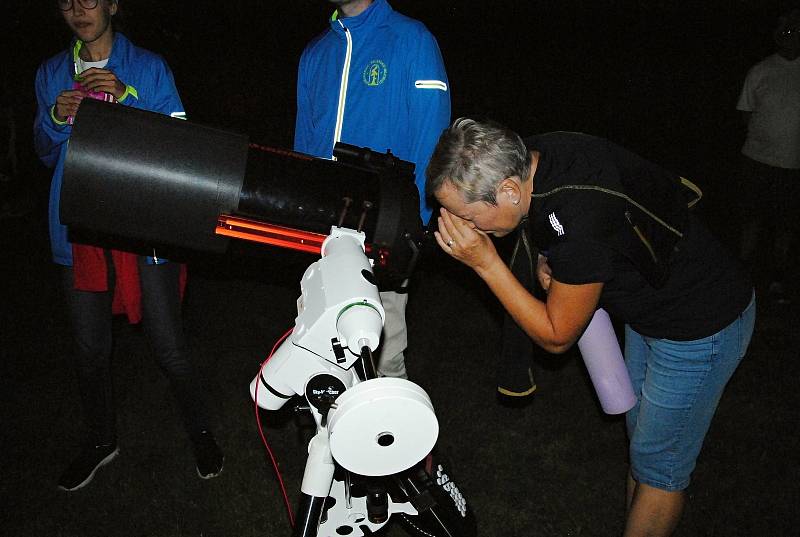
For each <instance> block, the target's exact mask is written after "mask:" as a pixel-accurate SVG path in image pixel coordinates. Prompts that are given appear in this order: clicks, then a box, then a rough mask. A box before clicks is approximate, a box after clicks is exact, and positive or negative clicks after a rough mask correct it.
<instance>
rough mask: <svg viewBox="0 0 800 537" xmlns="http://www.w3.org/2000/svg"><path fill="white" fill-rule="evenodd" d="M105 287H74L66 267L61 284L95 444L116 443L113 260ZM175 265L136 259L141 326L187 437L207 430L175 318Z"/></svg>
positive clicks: (201, 397)
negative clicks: (113, 377) (113, 367)
mask: <svg viewBox="0 0 800 537" xmlns="http://www.w3.org/2000/svg"><path fill="white" fill-rule="evenodd" d="M109 261H110V260H109ZM107 266H108V274H109V291H105V292H91V291H79V290H76V289H75V288H74V276H73V271H72V267H64V271H63V278H62V285H63V288H64V294H65V296H66V302H67V308H68V309H69V316H70V320H71V322H72V328H73V335H74V339H75V344H76V352H75V367H76V371H77V374H78V382H79V389H80V394H81V400H82V404H83V408H84V412H85V415H86V419H87V425H88V427H89V429H90V434H91V435H92V437H93V438H92V441H94V442H96V443H113V442H116V412H115V408H114V394H113V385H112V376H111V350H112V325H111V302H112V298H113V289H114V282H115V277H114V268H113V263H110V262H107ZM179 275H180V265H179V264H178V263H165V264H162V265H148V264H147V263H145V258H144V257H140V258H139V280H140V283H141V289H142V324H143V328H144V332H145V334H146V336H147V338H148V340H149V342H150V345H151V347H152V351H153V354H154V355H155V358H156V361H157V363H158V365H159V366H160V367H161V369H162V371H163V372H164V373H165V374H166V376H167V378H168V379H169V381H170V385H171V387H172V391H173V393H174V394H175V397H176V399H177V401H178V404H179V405H180V409H181V414H182V416H183V420H184V425H185V427H186V430H187V432H188V434H189V435H190V437H192V438H194V437H196V436H197V435H198V434H199V433H200V431H202V430H204V429H208V428H209V420H208V411H207V404H206V398H205V392H204V391H203V389H202V387H201V384H200V375H199V373H198V371H197V368H196V367H195V365H194V364H193V363H192V361H191V360H190V359H189V356H188V352H187V345H186V339H185V336H184V333H183V326H182V321H181V301H180V291H179V283H178V282H179Z"/></svg>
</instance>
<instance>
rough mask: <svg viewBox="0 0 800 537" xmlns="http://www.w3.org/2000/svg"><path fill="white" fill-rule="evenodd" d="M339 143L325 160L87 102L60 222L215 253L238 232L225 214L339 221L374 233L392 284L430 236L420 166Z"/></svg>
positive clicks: (327, 226)
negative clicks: (229, 228)
mask: <svg viewBox="0 0 800 537" xmlns="http://www.w3.org/2000/svg"><path fill="white" fill-rule="evenodd" d="M342 149H344V152H342V151H341V150H342ZM337 150H339V152H340V154H341V156H340V159H339V161H338V162H337V161H331V160H325V159H318V158H314V157H311V156H309V155H303V154H300V153H295V152H292V151H287V150H281V149H274V148H266V147H261V146H258V145H255V144H250V143H249V141H248V138H247V137H246V136H244V135H241V134H236V133H231V132H227V131H223V130H219V129H214V128H210V127H206V126H202V125H198V124H195V123H191V122H188V121H182V120H179V119H174V118H170V117H167V116H164V115H161V114H155V113H152V112H147V111H143V110H137V109H133V108H130V107H127V106H123V105H119V104H114V103H105V102H101V101H95V100H92V99H85V100H84V101H82V102H81V106H80V109H79V111H78V114H77V115H76V117H75V123H74V125H73V128H72V134H71V136H70V140H69V146H68V150H67V157H66V160H65V164H64V182H63V185H62V189H61V215H60V216H61V221H62V223H64V224H66V225H68V226H70V227H74V228H77V229H88V230H92V231H97V232H101V233H103V234H106V235H111V236H118V237H124V238H131V239H136V240H139V241H144V242H148V243H155V244H167V245H173V246H179V247H181V248H189V249H194V250H199V251H211V252H217V253H219V252H222V251H224V250H225V248H226V247H227V243H228V240H229V239H228V238H227V237H224V236H221V235H217V234H216V230H217V225H218V223H219V217H220V216H221V215H230V216H243V217H247V218H250V219H253V220H257V221H260V222H263V223H267V224H274V225H278V226H284V227H289V228H295V229H299V230H303V231H311V232H316V233H321V234H328V233H330V230H331V228H332V227H333V226H342V227H347V228H351V229H357V230H360V231H363V232H364V233H365V235H366V242H367V243H368V244H369V245H370V247H371V252H372V254H374V256H373V257H374V258H375V259H376V266H375V272H376V276H377V277H378V280H379V281H382V282H384V283H385V284H386V285H385V286H384V287H386V288H388V287H387V285H388V286H389V287H391V286H394V285H395V283H396V282H401V281H402V280H404V279H405V278H406V277H407V272H408V271H410V267H411V266H412V265H413V260H414V259H415V256H416V251H417V250H416V244H415V243H414V241H415V240H417V239H418V238H419V237H421V235H422V224H421V221H420V217H419V194H418V192H417V188H416V185H415V183H414V173H413V170H414V168H413V164H411V163H408V162H405V161H402V160H400V159H398V158H396V157H395V156H393V155H392V154H391V153H385V154H381V153H376V152H374V151H371V150H369V149H368V148H353V147H352V146H340V145H337ZM372 254H371V255H372Z"/></svg>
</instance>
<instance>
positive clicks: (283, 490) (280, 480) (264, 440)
mask: <svg viewBox="0 0 800 537" xmlns="http://www.w3.org/2000/svg"><path fill="white" fill-rule="evenodd" d="M292 330H294V328H290V329H289V330H287V331H286V333H285V334H283V335H282V336H281V337H280V339H278V341H277V342H276V343H275V345H274V346H273V347H272V350H271V351H269V356H267V359H266V360H264V361H263V362H262V363H261V366H260V367H259V368H258V377H256V388H255V390H254V393H253V402H254V403H255V411H256V423H257V424H258V434H259V435H261V442H262V443H263V444H264V447H265V448H267V453H268V454H269V458H270V460H271V461H272V467H273V468H274V469H275V475H276V477H277V478H278V485H280V489H281V494H282V495H283V502H284V503H285V504H286V511H287V513H289V524H291V526H292V527H294V515H293V514H292V506H291V503H290V502H289V495H288V494H287V493H286V486H285V485H284V484H283V477H281V472H280V470H279V469H278V461H277V460H276V459H275V454H274V453H272V449H271V448H270V447H269V443H268V442H267V438H266V436H265V435H264V429H263V427H262V426H261V416H260V415H259V412H258V409H259V406H258V385H259V384H261V379H262V378H263V377H262V376H261V374H262V371H263V370H264V366H265V365H267V362H269V359H270V358H272V355H273V354H275V350H276V349H277V348H278V346H279V345H280V344H281V343H283V340H284V339H286V338H287V337H288V336H289V334H291V333H292Z"/></svg>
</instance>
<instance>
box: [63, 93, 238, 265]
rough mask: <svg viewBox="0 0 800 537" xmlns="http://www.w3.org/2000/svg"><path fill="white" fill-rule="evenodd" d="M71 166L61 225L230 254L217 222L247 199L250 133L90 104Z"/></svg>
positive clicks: (73, 144) (80, 117)
mask: <svg viewBox="0 0 800 537" xmlns="http://www.w3.org/2000/svg"><path fill="white" fill-rule="evenodd" d="M68 143H69V146H68V150H67V158H66V161H65V163H64V183H63V185H62V188H61V222H62V223H64V224H67V225H69V226H74V227H77V228H83V229H90V230H93V231H99V232H102V233H107V234H110V235H117V236H121V237H126V238H133V239H138V240H143V241H151V242H156V243H163V244H170V245H176V246H181V247H187V248H192V249H196V250H201V251H211V252H222V251H224V250H225V248H226V247H227V243H228V239H227V238H225V237H221V236H219V235H216V234H215V229H216V223H217V218H218V217H219V215H220V214H221V213H227V214H229V213H231V212H232V211H233V210H234V209H235V208H236V205H237V204H238V202H239V192H240V191H241V187H242V178H243V177H244V172H245V167H246V162H247V144H248V140H247V137H246V136H242V135H240V134H234V133H230V132H226V131H222V130H218V129H213V128H210V127H205V126H201V125H196V124H193V123H189V122H187V121H183V120H180V119H175V118H170V117H168V116H164V115H161V114H156V113H153V112H147V111H144V110H137V109H134V108H130V107H127V106H123V105H119V104H114V103H106V102H101V101H95V100H92V99H84V100H83V101H82V102H81V106H80V109H79V111H78V114H77V115H76V118H75V123H74V125H73V127H72V134H71V135H70V139H69V142H68Z"/></svg>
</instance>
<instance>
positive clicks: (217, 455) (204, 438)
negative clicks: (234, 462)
mask: <svg viewBox="0 0 800 537" xmlns="http://www.w3.org/2000/svg"><path fill="white" fill-rule="evenodd" d="M193 440H194V456H195V458H196V459H197V475H199V476H200V478H201V479H211V478H212V477H217V476H218V475H219V473H220V472H221V471H222V464H223V463H224V462H225V457H224V455H222V451H221V450H220V449H219V446H218V445H217V441H216V440H214V435H213V434H211V431H203V432H201V433H200V435H199V436H197V437H196V438H194V439H193Z"/></svg>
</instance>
